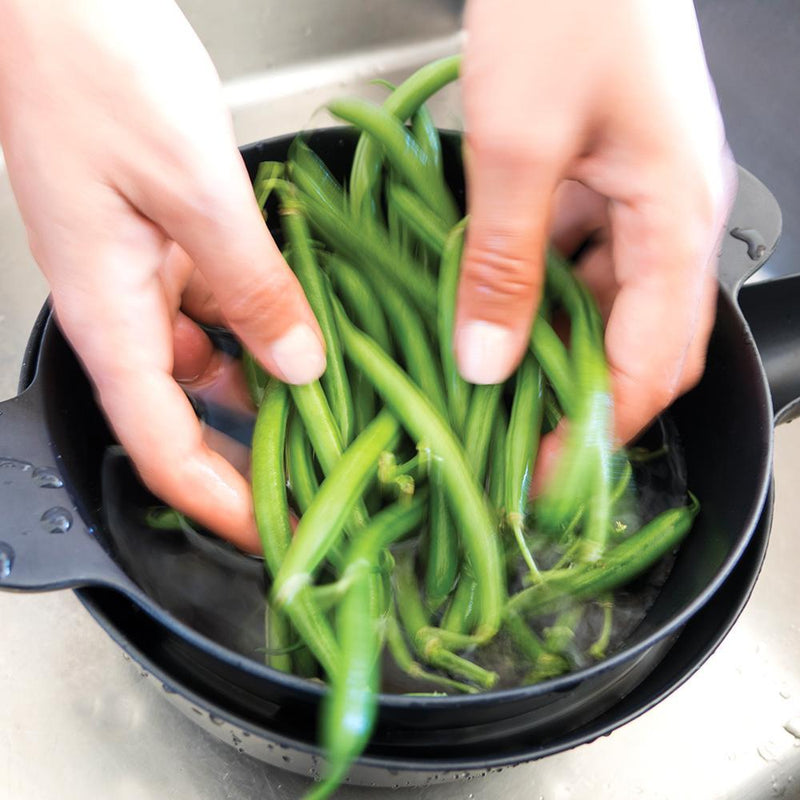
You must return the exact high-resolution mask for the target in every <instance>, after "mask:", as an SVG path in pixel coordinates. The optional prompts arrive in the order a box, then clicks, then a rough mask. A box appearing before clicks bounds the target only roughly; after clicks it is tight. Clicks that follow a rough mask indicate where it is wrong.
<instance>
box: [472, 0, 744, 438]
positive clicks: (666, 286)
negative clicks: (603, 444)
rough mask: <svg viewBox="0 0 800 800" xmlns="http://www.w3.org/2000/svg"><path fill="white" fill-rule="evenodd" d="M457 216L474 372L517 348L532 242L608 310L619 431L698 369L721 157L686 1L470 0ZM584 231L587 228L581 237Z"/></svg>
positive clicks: (644, 418)
mask: <svg viewBox="0 0 800 800" xmlns="http://www.w3.org/2000/svg"><path fill="white" fill-rule="evenodd" d="M466 27H467V32H468V44H467V51H466V56H465V64H464V104H465V112H466V121H467V184H468V202H469V208H470V212H471V224H470V229H469V233H468V239H467V247H466V251H465V258H464V262H463V265H462V278H461V283H460V287H459V295H458V309H457V316H456V355H457V359H458V363H459V367H460V369H461V372H462V374H463V375H464V377H465V378H467V379H468V380H470V381H473V382H475V383H494V382H498V381H500V380H503V379H505V378H506V377H507V376H508V375H509V373H510V372H511V371H512V370H513V369H514V367H515V366H516V364H517V363H518V361H519V359H520V358H521V355H522V353H523V352H524V350H525V348H526V346H527V342H528V335H529V331H530V326H531V321H532V319H533V315H534V313H535V310H536V306H537V303H538V301H539V295H540V292H541V288H542V283H543V277H544V276H543V252H544V249H545V247H546V244H547V242H548V240H550V239H551V237H552V241H553V242H554V244H555V245H556V246H557V247H559V249H561V250H562V252H565V253H566V254H570V253H571V252H573V251H574V250H575V249H576V248H577V247H578V246H579V245H580V244H581V243H582V242H584V241H585V240H586V239H587V237H588V236H589V235H591V234H594V237H593V239H594V241H595V243H596V244H595V246H594V247H592V248H589V249H588V250H587V251H586V252H585V253H584V255H583V257H582V258H581V260H580V261H579V263H578V271H579V272H580V274H581V275H582V277H583V278H584V279H585V280H586V282H587V283H588V284H589V286H590V288H592V289H593V290H594V291H595V294H596V295H597V296H598V299H599V301H600V304H601V308H602V310H603V313H604V315H605V317H606V320H607V327H606V353H607V357H608V361H609V365H610V370H611V376H612V386H613V393H614V408H615V427H616V435H617V438H618V439H619V441H621V442H625V441H628V440H629V439H631V438H632V437H633V436H634V435H635V434H636V433H637V432H638V431H639V430H640V429H642V428H643V427H644V426H645V425H646V424H647V423H648V422H649V421H650V420H652V418H653V417H654V416H656V415H657V414H658V413H659V412H660V411H662V410H663V409H664V408H666V407H667V406H668V405H669V404H670V403H671V402H672V401H673V400H674V399H675V397H676V396H677V395H679V394H680V393H682V392H684V391H686V390H687V389H689V388H690V387H691V386H692V385H694V384H695V383H696V382H697V381H698V380H699V378H700V376H701V375H702V372H703V368H704V359H705V351H706V347H707V343H708V338H709V335H710V332H711V328H712V326H713V322H714V311H715V298H716V286H717V283H716V251H717V246H718V243H719V240H720V236H721V233H722V230H723V226H724V223H725V220H726V218H727V214H728V212H729V210H730V205H731V202H732V199H733V194H734V186H735V169H734V165H733V162H732V159H731V157H730V154H729V151H728V148H727V146H726V142H725V133H724V129H723V124H722V120H721V117H720V113H719V109H718V106H717V102H716V97H715V94H714V89H713V86H712V84H711V80H710V77H709V75H708V71H707V68H706V64H705V59H704V55H703V49H702V44H701V41H700V36H699V33H698V30H697V22H696V19H695V16H694V9H693V6H692V3H691V2H689V0H672V2H668V3H665V2H661V0H618V2H614V3H598V2H596V1H595V0H565V2H560V3H546V2H533V1H531V2H518V1H517V2H515V0H471V2H470V3H469V5H468V7H467V14H466ZM598 233H599V234H600V235H599V236H598V235H597V234H598Z"/></svg>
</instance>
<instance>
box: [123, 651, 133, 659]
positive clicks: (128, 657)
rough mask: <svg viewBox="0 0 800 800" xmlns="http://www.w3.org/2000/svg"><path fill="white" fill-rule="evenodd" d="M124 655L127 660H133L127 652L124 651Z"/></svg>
mask: <svg viewBox="0 0 800 800" xmlns="http://www.w3.org/2000/svg"><path fill="white" fill-rule="evenodd" d="M122 657H123V658H124V659H125V660H126V661H130V660H131V657H130V656H129V655H128V654H127V653H125V652H123V653H122Z"/></svg>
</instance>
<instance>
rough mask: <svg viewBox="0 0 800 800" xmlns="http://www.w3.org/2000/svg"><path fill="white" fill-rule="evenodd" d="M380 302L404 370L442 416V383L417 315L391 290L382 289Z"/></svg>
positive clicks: (443, 402) (443, 398)
mask: <svg viewBox="0 0 800 800" xmlns="http://www.w3.org/2000/svg"><path fill="white" fill-rule="evenodd" d="M380 303H381V304H382V306H383V309H384V311H385V312H386V317H387V319H388V320H389V325H390V326H391V328H392V331H393V332H394V339H395V341H396V342H397V347H398V349H399V350H400V352H401V353H402V356H403V360H404V361H405V366H406V371H407V372H408V374H409V375H410V376H411V378H412V380H413V381H414V382H415V383H416V384H417V386H418V387H419V388H420V389H421V390H422V392H423V394H424V395H425V396H426V397H427V398H428V400H430V402H431V403H432V404H433V406H434V407H435V408H436V410H437V411H439V413H441V414H442V415H445V416H446V414H447V400H446V399H445V394H444V385H443V383H442V377H441V374H440V372H439V367H438V364H437V362H436V359H435V358H434V356H433V353H432V352H431V348H430V345H429V343H428V335H427V332H426V330H425V325H424V323H423V321H422V318H421V317H420V315H419V314H418V313H417V312H416V311H415V310H414V309H413V308H412V307H411V306H410V305H409V304H408V303H406V302H404V301H403V299H402V298H401V297H400V296H399V295H396V294H394V293H393V292H383V293H382V294H381V296H380Z"/></svg>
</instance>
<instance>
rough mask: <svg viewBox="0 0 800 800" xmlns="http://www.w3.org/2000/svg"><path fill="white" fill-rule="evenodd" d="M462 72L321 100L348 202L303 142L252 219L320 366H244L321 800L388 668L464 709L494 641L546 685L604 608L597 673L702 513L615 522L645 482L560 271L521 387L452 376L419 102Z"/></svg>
mask: <svg viewBox="0 0 800 800" xmlns="http://www.w3.org/2000/svg"><path fill="white" fill-rule="evenodd" d="M459 66H460V60H459V58H458V57H453V58H447V59H443V60H441V61H438V62H434V63H432V64H430V65H428V66H426V67H424V68H423V69H422V70H420V71H419V72H417V73H416V74H415V75H413V76H412V77H411V78H409V79H408V80H407V81H406V82H405V83H403V84H402V85H400V86H398V87H397V88H395V89H392V90H391V92H390V94H389V95H388V97H387V99H386V101H385V102H384V103H383V105H382V106H378V105H372V104H370V103H368V102H366V101H363V100H358V99H341V100H336V101H334V102H332V103H330V105H329V107H328V108H329V110H330V111H331V112H332V114H333V115H334V116H335V117H337V118H338V119H340V120H342V121H344V122H346V123H348V124H351V125H353V126H355V127H356V128H357V129H358V130H359V131H360V132H361V136H360V140H359V143H358V147H357V150H356V154H355V158H354V161H353V164H352V170H351V172H350V175H349V179H348V180H347V182H346V185H343V184H342V183H340V182H339V181H338V180H337V179H336V178H334V176H333V175H332V174H331V173H330V172H329V171H328V168H327V166H326V165H325V164H324V163H323V162H322V161H321V160H320V159H319V158H318V157H317V155H316V154H315V153H314V152H313V151H312V150H311V149H310V148H309V146H308V145H307V144H306V143H305V141H304V140H303V139H302V137H298V138H297V140H296V141H295V143H294V145H293V146H292V148H291V150H290V153H289V156H288V159H287V161H286V162H284V163H264V164H262V165H261V167H260V169H259V171H258V175H257V177H256V180H255V186H254V189H255V192H256V196H257V198H258V201H259V202H260V203H261V204H262V207H264V206H265V204H266V203H267V201H268V199H269V198H272V199H273V202H275V201H277V202H276V207H277V208H278V211H279V214H280V220H281V226H282V231H283V237H284V242H283V244H284V254H285V256H286V259H287V261H288V263H289V264H290V266H291V267H292V269H293V270H294V271H295V273H296V275H297V277H298V279H299V281H300V283H301V284H302V286H303V289H304V290H305V293H306V296H307V297H308V300H309V303H310V304H311V307H312V309H313V311H314V313H315V315H316V318H317V320H318V321H319V324H320V328H321V330H322V333H323V336H324V338H325V345H326V348H327V358H328V367H327V371H326V373H325V375H324V376H323V378H322V379H321V381H319V382H315V383H312V384H309V385H306V386H285V385H283V384H281V383H280V382H279V381H277V380H276V379H274V378H270V377H268V376H266V375H265V374H264V373H263V371H262V370H261V369H260V368H259V366H258V365H257V363H256V362H255V360H254V359H253V358H252V357H250V356H249V355H247V354H246V355H245V357H244V368H245V374H246V376H247V379H248V383H249V387H250V391H251V396H252V399H253V402H254V403H255V405H256V406H257V407H258V417H257V423H256V428H255V434H254V438H253V448H252V482H253V497H254V504H255V514H256V521H257V525H258V529H259V532H260V536H261V539H262V544H263V550H264V564H265V568H266V570H267V573H268V577H269V580H270V594H269V603H268V605H269V611H268V619H267V623H266V628H267V635H266V640H267V641H266V659H267V662H268V664H270V665H271V666H272V667H274V668H275V669H278V670H283V671H293V672H296V673H297V674H299V675H303V676H306V677H309V678H317V679H321V680H324V681H325V682H326V683H327V685H328V687H329V691H328V692H327V694H326V696H325V700H324V705H323V709H322V724H321V738H322V744H323V745H324V747H325V749H326V752H327V757H328V763H329V769H328V772H327V774H326V776H325V779H324V780H323V781H322V782H321V783H319V784H317V785H316V786H315V788H314V789H313V790H312V791H311V793H310V794H309V795H308V797H309V798H316V799H317V800H319V798H324V797H327V796H329V794H330V793H331V792H332V791H334V789H335V788H336V786H338V784H339V783H340V782H341V781H342V780H343V779H344V777H345V776H346V774H347V770H348V769H349V766H350V764H351V763H352V762H353V760H354V759H356V758H357V757H358V756H359V754H360V753H361V752H362V751H363V749H364V748H365V747H366V745H367V743H368V740H369V736H370V732H371V730H372V726H373V724H374V720H375V714H376V708H377V693H378V691H379V690H380V687H381V668H382V664H383V660H384V659H386V658H388V659H393V660H394V662H395V664H396V667H397V668H398V669H399V670H400V671H402V672H403V673H405V674H407V675H408V676H409V677H411V678H413V679H415V680H419V681H422V684H421V685H422V686H425V687H433V688H435V689H436V690H437V691H441V692H446V693H474V692H478V691H483V690H488V689H491V688H492V687H495V686H497V685H498V684H499V685H502V684H503V682H502V679H500V676H499V675H498V673H497V672H496V671H495V670H494V669H493V668H492V667H491V665H490V664H491V660H489V661H487V660H486V659H484V656H483V654H484V653H485V652H488V651H490V650H491V647H492V644H493V642H495V641H497V640H498V639H499V638H502V639H503V641H504V642H505V645H504V646H505V647H506V648H507V647H508V645H509V643H510V646H511V648H512V649H513V651H514V653H515V654H516V658H517V660H518V661H519V663H520V664H521V665H523V666H524V670H523V672H521V673H518V674H524V675H525V676H526V678H525V679H526V680H527V681H531V682H533V681H540V680H544V679H547V678H550V677H552V676H554V675H558V674H560V673H563V672H565V671H568V670H570V669H572V668H574V667H575V666H576V664H577V663H578V662H577V661H576V659H575V632H576V630H577V628H578V626H579V625H580V624H581V620H582V619H583V618H584V616H585V614H586V613H587V609H588V608H589V607H590V606H591V605H592V604H594V605H595V606H596V607H598V608H600V609H602V627H601V630H600V632H599V634H598V635H597V636H596V639H595V641H594V642H593V644H592V645H591V647H590V648H588V649H587V650H586V651H585V652H584V653H583V654H582V657H583V658H589V659H594V660H597V659H601V658H603V657H604V655H605V651H606V648H607V647H608V643H609V639H610V632H611V624H612V614H613V591H614V590H615V589H616V588H618V587H620V586H622V585H624V584H625V583H626V582H628V581H630V580H631V579H632V578H634V577H636V576H637V575H639V574H641V573H642V572H643V571H645V570H647V569H648V568H649V567H650V566H652V565H653V564H655V563H656V562H657V561H658V560H659V559H660V558H661V557H662V556H664V555H665V554H667V553H669V552H670V551H672V550H674V549H675V547H677V545H678V544H679V542H680V541H681V539H682V537H683V536H685V535H686V533H687V531H688V530H689V529H690V527H691V524H692V520H693V518H694V516H695V514H696V513H697V510H698V504H697V502H696V500H694V499H691V502H689V503H688V504H687V505H686V506H685V507H680V508H676V509H671V510H669V511H666V512H664V513H662V514H660V515H659V516H657V517H655V518H654V519H651V520H649V521H646V522H645V524H643V525H642V526H641V527H640V528H639V529H638V530H630V529H629V527H628V528H626V526H625V525H622V524H621V523H619V521H618V516H617V511H618V508H619V505H620V503H623V502H624V501H625V498H628V499H629V498H630V496H631V493H635V487H633V486H632V485H631V480H630V479H631V475H632V470H631V468H630V464H629V463H628V462H627V460H626V458H625V454H624V452H623V453H620V452H615V448H614V447H613V440H612V433H611V417H612V405H611V397H610V389H609V376H608V370H607V366H606V360H605V356H604V350H603V330H602V324H601V320H600V318H599V315H598V312H597V309H596V307H595V305H594V302H593V300H592V298H591V296H590V295H589V293H588V292H587V291H586V289H585V288H584V287H583V285H582V284H581V283H580V282H579V281H578V280H577V278H576V277H575V275H574V274H573V272H572V270H571V269H570V266H569V264H567V263H566V262H565V261H564V260H563V259H562V258H561V257H560V256H559V255H558V254H557V253H555V252H551V253H549V254H548V255H547V281H546V290H545V297H544V300H543V303H542V306H541V310H540V312H539V315H538V317H537V319H536V321H535V324H534V326H533V329H532V333H531V341H530V349H529V352H528V353H527V355H526V356H525V357H524V359H523V360H522V363H521V364H520V366H519V368H518V370H517V372H516V373H515V374H514V375H513V376H512V377H511V378H510V379H509V380H508V381H507V382H506V383H505V384H502V385H495V386H471V385H469V384H467V383H465V382H464V380H463V379H462V378H461V377H460V376H459V374H458V371H457V369H456V364H455V359H454V356H453V323H454V317H455V297H456V286H457V283H458V274H459V265H460V260H461V253H462V249H463V242H464V235H465V230H466V228H467V225H468V220H467V219H462V218H460V212H459V209H458V204H457V203H456V201H455V199H454V198H453V196H452V194H451V192H450V190H449V188H448V186H447V184H446V182H445V179H444V177H443V170H442V150H441V143H440V140H439V135H438V132H437V130H436V129H435V127H434V126H433V124H432V122H431V118H430V114H429V113H428V111H427V109H426V106H425V103H426V102H427V101H428V100H429V98H430V97H431V96H432V95H433V94H434V93H435V92H437V91H438V90H439V89H441V88H442V87H443V86H445V85H446V84H447V83H449V82H451V81H453V80H454V79H456V77H457V76H458V71H459ZM265 213H266V212H265ZM559 317H561V318H563V319H565V320H568V322H569V335H568V337H567V338H566V340H564V339H562V338H561V337H560V336H559V335H558V334H557V332H556V331H557V330H558V329H559V324H560V322H558V320H559ZM562 418H563V419H564V422H565V424H566V426H567V433H566V436H565V442H566V444H565V447H564V453H563V455H562V457H561V460H560V462H559V465H558V467H557V469H556V474H555V479H554V480H553V481H551V482H550V483H549V484H548V488H547V489H546V490H545V492H544V494H542V495H541V496H540V497H539V498H537V499H536V500H535V501H531V498H530V483H531V476H532V473H533V468H534V465H535V463H536V458H537V451H538V444H539V441H540V438H541V436H542V435H543V434H546V433H547V432H549V431H550V430H551V429H552V428H553V427H554V426H556V425H558V424H560V422H561V420H562ZM292 513H294V515H295V516H296V517H297V519H298V520H299V522H298V523H297V525H296V529H295V530H294V531H292V525H291V514H292ZM584 663H585V662H584Z"/></svg>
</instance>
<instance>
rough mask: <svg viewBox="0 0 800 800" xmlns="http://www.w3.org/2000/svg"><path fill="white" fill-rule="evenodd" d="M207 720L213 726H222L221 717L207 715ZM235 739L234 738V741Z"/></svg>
mask: <svg viewBox="0 0 800 800" xmlns="http://www.w3.org/2000/svg"><path fill="white" fill-rule="evenodd" d="M208 718H209V719H210V720H211V721H212V722H213V723H214V724H215V725H224V724H225V720H224V719H222V717H218V716H217V715H216V714H209V715H208ZM235 738H236V737H235V736H234V739H235ZM234 744H238V742H234Z"/></svg>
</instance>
